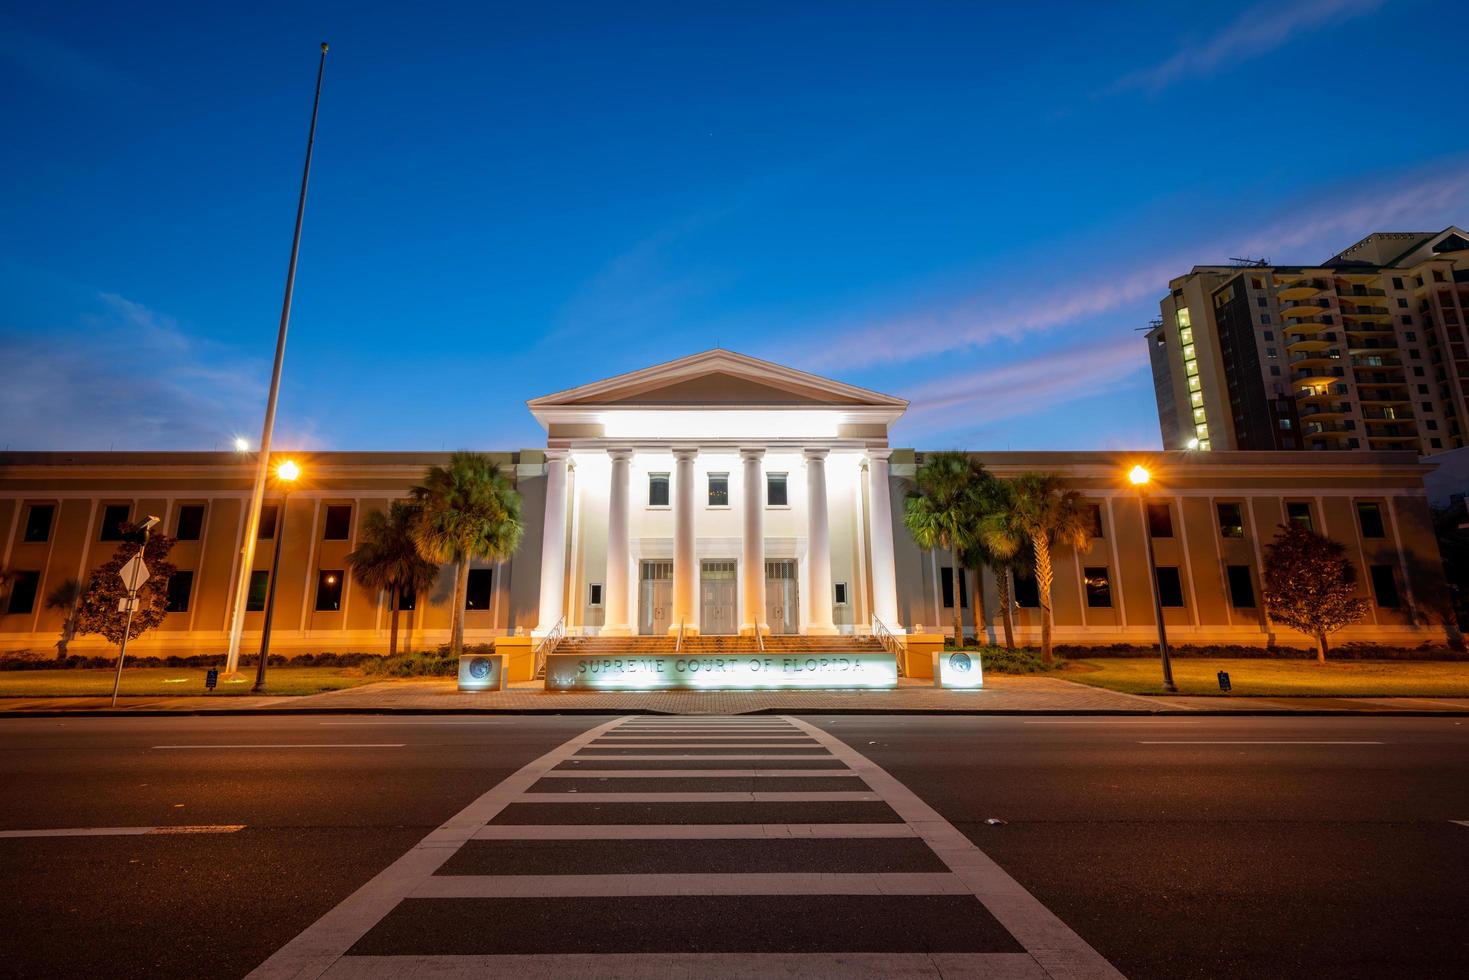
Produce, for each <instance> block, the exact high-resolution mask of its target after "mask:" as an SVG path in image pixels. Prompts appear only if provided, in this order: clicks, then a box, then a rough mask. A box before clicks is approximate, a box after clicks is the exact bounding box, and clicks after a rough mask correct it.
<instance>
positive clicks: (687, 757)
mask: <svg viewBox="0 0 1469 980" xmlns="http://www.w3.org/2000/svg"><path fill="white" fill-rule="evenodd" d="M831 758H832V756H831V753H830V752H819V753H816V754H814V755H811V754H808V755H796V754H794V753H792V754H790V755H768V754H766V755H762V754H760V753H748V752H728V753H726V752H721V753H719V754H717V755H714V754H708V753H706V754H704V755H691V754H679V755H640V754H633V755H574V756H572V757H571V761H572V762H590V761H597V762H606V761H611V762H667V761H669V760H678V761H684V762H688V761H700V762H711V761H713V762H722V761H723V760H725V759H738V760H740V761H741V762H753V761H758V760H761V759H805V760H808V761H809V760H813V759H821V760H824V761H826V762H830V761H831ZM586 771H587V772H602V771H603V770H600V769H597V770H592V769H588V770H586ZM830 771H831V772H840V771H841V770H839V769H833V770H830Z"/></svg>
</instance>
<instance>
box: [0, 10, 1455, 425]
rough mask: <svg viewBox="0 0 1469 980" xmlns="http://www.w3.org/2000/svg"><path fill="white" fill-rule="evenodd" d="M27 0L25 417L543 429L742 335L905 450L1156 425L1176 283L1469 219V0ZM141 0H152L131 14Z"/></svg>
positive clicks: (22, 81) (7, 242)
mask: <svg viewBox="0 0 1469 980" xmlns="http://www.w3.org/2000/svg"><path fill="white" fill-rule="evenodd" d="M992 6H994V5H988V4H964V3H940V4H920V3H891V4H854V3H832V4H799V3H781V4H769V5H764V4H753V3H740V4H688V3H677V4H667V5H652V4H636V3H630V4H626V5H612V4H593V3H587V4H572V5H562V4H553V3H541V4H525V5H516V6H513V7H511V6H499V5H490V4H468V3H466V4H463V5H457V6H455V5H442V4H414V5H403V4H391V5H381V6H375V5H373V4H371V3H365V2H363V3H352V4H310V5H307V4H288V5H286V4H283V5H273V4H251V5H248V6H247V7H233V8H231V7H227V6H224V5H215V4H188V5H183V4H180V5H171V4H164V3H160V4H149V5H122V4H118V5H101V4H86V5H74V4H68V3H64V2H58V3H53V4H46V5H31V6H30V8H29V9H21V8H17V7H16V6H14V5H12V6H11V7H9V8H8V9H7V11H6V12H0V86H3V88H4V91H6V93H7V98H5V99H4V100H0V127H3V132H4V133H5V134H6V138H5V139H4V140H0V173H3V174H4V175H5V180H4V181H3V183H0V296H3V300H0V448H5V447H8V448H12V449H63V448H64V449H78V450H83V449H108V448H116V449H173V448H178V449H211V448H216V447H218V448H221V449H223V448H226V447H227V446H228V445H229V443H230V440H231V438H232V437H233V436H234V435H235V434H236V433H243V434H246V435H248V436H249V437H250V438H251V439H252V440H254V439H256V438H258V435H259V427H260V417H261V413H262V411H263V402H264V389H265V384H266V382H267V380H268V377H269V366H270V357H271V355H272V352H273V343H274V334H275V327H276V321H277V319H278V316H279V304H280V293H281V287H282V282H283V276H284V272H285V265H286V258H287V252H288V248H289V245H290V233H291V223H292V220H293V217H294V208H295V199H296V191H297V182H298V180H299V173H300V165H301V155H302V152H303V148H304V147H303V144H304V137H305V130H306V122H307V116H308V112H309V108H310V96H311V84H312V81H313V78H314V73H315V69H316V52H317V42H318V41H320V40H322V39H326V40H329V41H330V42H331V44H332V50H331V54H330V55H329V60H328V65H327V79H326V87H325V92H324V96H323V106H322V117H321V124H320V129H319V132H318V142H317V156H316V163H315V169H314V172H313V175H312V186H311V198H310V203H309V207H308V211H307V217H306V234H305V239H304V243H303V247H302V256H301V265H300V272H299V278H298V283H297V295H296V306H295V310H294V313H293V317H292V325H291V339H290V344H289V346H288V349H287V355H286V382H285V385H284V389H283V395H282V400H281V408H280V412H281V414H280V420H279V426H278V440H279V444H280V445H282V446H285V447H301V448H311V449H435V450H436V449H440V448H458V447H470V448H483V449H513V448H520V447H523V446H536V445H540V444H542V440H543V434H542V433H541V431H540V430H539V428H538V427H537V426H536V424H535V422H534V420H533V419H531V418H530V416H529V414H528V413H527V412H526V411H525V409H524V406H523V402H524V400H525V399H526V398H529V397H534V396H536V395H539V394H544V393H547V392H549V391H553V390H557V389H560V388H564V387H569V386H571V385H574V384H578V383H582V382H585V381H590V380H594V379H597V378H600V377H605V376H608V375H610V374H615V373H619V372H622V371H626V370H632V369H635V368H638V367H642V366H645V365H647V364H650V363H654V362H657V361H661V360H666V359H669V358H670V357H674V356H679V355H683V354H687V353H692V352H694V351H698V350H702V349H705V348H708V347H713V346H723V347H728V348H731V349H735V350H740V351H743V352H746V353H750V354H754V355H757V356H761V357H768V358H772V359H775V360H780V361H783V362H785V363H789V364H792V365H793V366H795V367H799V368H804V369H808V370H812V371H816V372H818V373H823V374H827V375H830V376H832V377H837V378H841V379H843V380H847V381H851V382H854V383H857V384H862V385H866V386H869V387H873V388H877V389H879V390H883V391H887V392H891V393H893V394H899V395H902V396H904V397H907V398H909V399H911V400H912V402H913V409H912V410H911V411H910V413H909V416H908V418H907V419H906V420H905V421H904V422H903V423H901V426H900V428H899V430H898V431H897V432H896V433H895V441H896V443H897V444H902V445H917V446H919V447H925V448H946V447H963V448H971V449H1005V448H1013V449H1025V448H1037V449H1048V448H1056V449H1064V448H1070V449H1089V448H1121V447H1138V448H1146V447H1152V446H1156V445H1158V426H1157V416H1156V412H1155V409H1154V405H1153V396H1152V387H1151V382H1150V380H1149V377H1148V372H1147V366H1146V349H1145V347H1144V344H1143V342H1142V340H1141V339H1140V336H1139V334H1137V333H1136V328H1138V327H1143V326H1145V325H1146V323H1147V321H1148V320H1149V318H1151V317H1152V316H1155V315H1156V313H1157V300H1158V298H1159V297H1160V296H1161V295H1163V293H1164V292H1165V291H1166V286H1167V280H1168V278H1169V277H1170V276H1172V275H1177V274H1180V273H1182V272H1184V271H1186V270H1187V269H1188V267H1189V266H1191V265H1193V264H1196V263H1212V262H1219V261H1222V260H1224V259H1227V258H1228V257H1230V256H1237V255H1244V254H1248V255H1255V256H1258V255H1264V256H1269V257H1271V258H1273V259H1275V260H1276V261H1280V262H1312V261H1320V260H1322V259H1325V258H1327V257H1328V256H1330V255H1331V254H1333V253H1334V252H1336V251H1338V250H1340V249H1342V248H1344V247H1346V246H1347V245H1350V244H1351V243H1353V242H1355V241H1356V240H1357V239H1359V238H1360V237H1362V236H1363V235H1365V234H1367V233H1368V232H1370V231H1373V230H1437V229H1439V228H1442V227H1444V226H1446V225H1449V224H1458V225H1461V226H1462V225H1465V224H1469V129H1466V127H1465V126H1464V119H1463V115H1462V111H1463V99H1464V94H1465V92H1464V83H1463V66H1462V53H1463V47H1462V40H1463V38H1465V37H1469V4H1464V3H1457V2H1446V0H1445V2H1438V0H1279V2H1274V3H1266V4H1263V5H1261V6H1258V7H1251V6H1250V5H1249V4H1241V3H1237V2H1236V3H1218V4H1214V3H1194V4H1189V5H1186V6H1185V5H1180V4H1177V3H1138V4H1126V5H1114V4H1095V3H1075V4H1046V3H1036V4H1025V5H1007V7H1008V8H1009V9H1005V10H998V9H989V8H991V7H992ZM127 8H130V9H127Z"/></svg>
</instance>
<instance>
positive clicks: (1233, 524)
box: [1216, 504, 1245, 538]
mask: <svg viewBox="0 0 1469 980" xmlns="http://www.w3.org/2000/svg"><path fill="white" fill-rule="evenodd" d="M1216 509H1217V510H1218V511H1219V536H1220V537H1221V538H1242V537H1244V536H1245V515H1244V512H1243V511H1241V510H1240V505H1239V504H1219V505H1218V507H1217V508H1216Z"/></svg>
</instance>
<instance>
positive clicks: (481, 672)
mask: <svg viewBox="0 0 1469 980" xmlns="http://www.w3.org/2000/svg"><path fill="white" fill-rule="evenodd" d="M965 669H966V670H968V669H969V668H967V667H966V668H965ZM469 676H470V677H473V678H474V679H475V680H477V681H482V680H484V679H485V678H486V677H489V676H490V658H489V657H475V658H474V659H473V660H471V661H470V662H469Z"/></svg>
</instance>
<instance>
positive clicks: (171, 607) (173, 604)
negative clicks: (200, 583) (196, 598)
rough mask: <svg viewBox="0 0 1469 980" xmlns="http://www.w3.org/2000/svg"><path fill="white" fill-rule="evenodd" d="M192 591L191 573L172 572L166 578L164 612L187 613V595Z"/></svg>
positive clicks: (192, 574)
mask: <svg viewBox="0 0 1469 980" xmlns="http://www.w3.org/2000/svg"><path fill="white" fill-rule="evenodd" d="M193 591H194V573H193V572H174V573H173V574H172V575H170V576H169V577H168V605H167V606H165V607H164V611H165V612H188V611H189V593H191V592H193Z"/></svg>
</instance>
